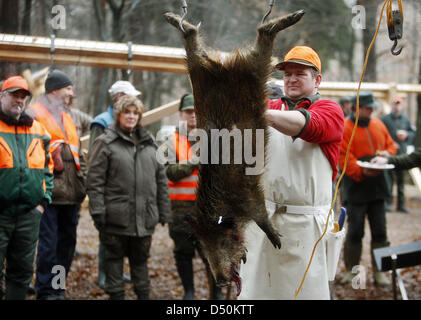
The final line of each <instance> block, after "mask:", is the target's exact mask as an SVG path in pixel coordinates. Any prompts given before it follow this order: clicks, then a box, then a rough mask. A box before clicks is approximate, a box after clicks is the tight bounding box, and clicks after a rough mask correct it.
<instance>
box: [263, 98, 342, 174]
mask: <svg viewBox="0 0 421 320" xmlns="http://www.w3.org/2000/svg"><path fill="white" fill-rule="evenodd" d="M282 106H284V108H285V110H288V106H287V104H286V103H285V102H283V101H282V100H281V99H278V100H269V109H274V110H281V108H282ZM299 109H305V110H307V111H308V113H309V114H310V120H309V121H308V123H307V127H306V128H305V129H304V130H303V132H302V133H301V134H300V136H299V137H298V138H301V139H303V140H304V141H307V142H310V143H317V144H319V145H320V148H321V149H322V151H323V153H324V155H325V156H326V158H327V159H328V161H329V163H330V165H331V167H332V171H333V176H332V179H333V180H334V179H335V177H336V174H337V173H338V168H337V163H338V158H339V150H340V147H341V143H342V137H343V133H344V113H343V111H342V109H341V107H340V106H339V105H338V104H337V103H335V102H333V101H331V100H318V101H316V102H314V103H312V104H310V101H307V100H305V101H303V102H302V103H301V104H299V105H298V107H297V108H296V109H295V110H299Z"/></svg>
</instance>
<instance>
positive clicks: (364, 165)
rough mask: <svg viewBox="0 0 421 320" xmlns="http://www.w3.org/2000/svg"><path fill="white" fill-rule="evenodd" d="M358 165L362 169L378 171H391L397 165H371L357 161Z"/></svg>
mask: <svg viewBox="0 0 421 320" xmlns="http://www.w3.org/2000/svg"><path fill="white" fill-rule="evenodd" d="M357 164H358V165H359V166H360V167H363V168H368V169H378V170H390V169H394V168H395V165H394V164H390V163H387V164H376V163H370V162H364V161H360V160H358V161H357Z"/></svg>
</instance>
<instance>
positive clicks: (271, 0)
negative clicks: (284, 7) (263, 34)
mask: <svg viewBox="0 0 421 320" xmlns="http://www.w3.org/2000/svg"><path fill="white" fill-rule="evenodd" d="M274 2H275V0H270V1H269V10H268V12H266V14H265V16H264V17H263V19H262V22H260V24H263V23H265V20H266V18H267V17H268V16H269V15H270V13H271V12H272V7H273V3H274Z"/></svg>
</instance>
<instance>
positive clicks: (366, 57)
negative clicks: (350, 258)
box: [294, 0, 403, 300]
mask: <svg viewBox="0 0 421 320" xmlns="http://www.w3.org/2000/svg"><path fill="white" fill-rule="evenodd" d="M398 1H399V9H400V11H401V12H402V16H403V10H402V2H401V1H402V0H398ZM392 2H393V0H386V1H385V2H384V4H383V6H382V10H381V12H380V19H379V23H378V25H377V30H376V33H375V34H374V37H373V39H372V41H371V43H370V46H369V47H368V50H367V53H366V56H365V61H364V67H363V72H362V74H361V78H360V82H359V84H358V89H357V106H356V113H355V117H356V120H355V124H354V129H353V130H352V135H351V139H350V140H349V143H348V147H347V150H346V155H345V162H344V168H343V171H342V174H341V176H340V177H339V179H338V183H337V184H336V188H335V193H334V197H333V200H332V204H331V206H330V209H329V214H328V216H327V219H326V226H325V229H324V231H323V234H322V235H321V237H320V238H319V239H318V240H317V241H316V243H315V245H314V248H313V251H312V253H311V256H310V261H309V263H308V265H307V268H306V271H305V273H304V276H303V278H302V280H301V283H300V286H299V287H298V290H297V292H296V293H295V296H294V300H296V299H297V296H298V294H299V293H300V291H301V288H302V286H303V284H304V280H305V278H306V276H307V272H308V270H309V269H310V266H311V262H312V261H313V256H314V253H315V251H316V249H317V246H318V244H319V242H320V241H321V240H322V239H323V237H324V236H325V234H326V232H327V227H328V222H329V218H330V216H331V214H332V209H333V206H334V205H335V202H336V197H337V194H338V189H339V184H340V183H341V180H342V178H343V176H344V175H345V172H346V167H347V164H348V156H349V152H350V150H351V144H352V141H353V139H354V135H355V132H356V130H357V125H358V118H359V114H360V88H361V83H362V81H363V78H364V74H365V70H366V67H367V61H368V56H369V55H370V51H371V47H372V46H373V44H374V42H375V41H376V38H377V34H378V33H379V29H380V24H381V22H382V17H383V12H384V7H385V5H386V4H387V5H388V9H387V16H388V17H389V13H391V12H392ZM392 19H393V15H392Z"/></svg>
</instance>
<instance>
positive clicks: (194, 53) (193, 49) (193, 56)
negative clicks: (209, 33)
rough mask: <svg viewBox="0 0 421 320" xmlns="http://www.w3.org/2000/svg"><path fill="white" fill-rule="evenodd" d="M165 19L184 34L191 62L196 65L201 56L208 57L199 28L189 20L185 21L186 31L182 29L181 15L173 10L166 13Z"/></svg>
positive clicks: (185, 46)
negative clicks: (199, 35)
mask: <svg viewBox="0 0 421 320" xmlns="http://www.w3.org/2000/svg"><path fill="white" fill-rule="evenodd" d="M164 17H165V19H166V20H167V21H168V23H170V24H171V25H173V26H174V27H176V28H177V29H178V30H180V32H181V33H182V34H183V37H184V48H185V49H186V54H187V61H188V62H189V64H192V65H194V64H195V63H196V62H197V59H199V58H200V57H207V54H206V51H205V49H204V48H203V46H202V44H201V43H200V40H199V37H198V34H199V28H198V27H196V26H194V25H192V24H191V23H189V22H187V21H186V20H184V21H183V29H184V32H183V31H182V30H181V29H180V20H181V17H180V16H179V15H177V14H174V13H172V12H167V13H165V14H164Z"/></svg>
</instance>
